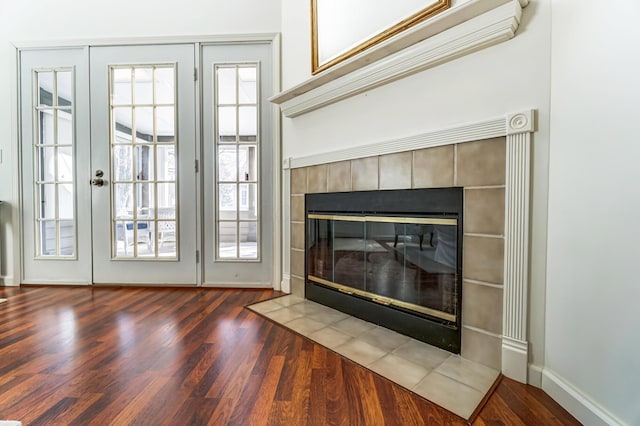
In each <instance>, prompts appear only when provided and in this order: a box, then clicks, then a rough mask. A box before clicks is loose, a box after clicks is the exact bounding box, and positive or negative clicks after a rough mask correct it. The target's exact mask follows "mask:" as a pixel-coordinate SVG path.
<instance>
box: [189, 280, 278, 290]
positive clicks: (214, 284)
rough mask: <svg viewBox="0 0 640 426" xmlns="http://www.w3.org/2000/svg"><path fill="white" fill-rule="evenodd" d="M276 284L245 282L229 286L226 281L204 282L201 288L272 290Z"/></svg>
mask: <svg viewBox="0 0 640 426" xmlns="http://www.w3.org/2000/svg"><path fill="white" fill-rule="evenodd" d="M275 284H276V283H272V282H268V283H263V282H257V281H256V282H254V281H247V282H242V283H231V284H229V283H228V282H227V281H225V282H219V283H218V282H205V283H203V284H202V287H209V288H264V289H272V288H274V287H275Z"/></svg>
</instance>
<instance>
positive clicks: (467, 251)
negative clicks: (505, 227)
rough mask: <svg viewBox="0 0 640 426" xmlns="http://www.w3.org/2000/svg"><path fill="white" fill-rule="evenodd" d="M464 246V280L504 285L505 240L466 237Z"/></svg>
mask: <svg viewBox="0 0 640 426" xmlns="http://www.w3.org/2000/svg"><path fill="white" fill-rule="evenodd" d="M463 244H464V245H463V253H462V257H463V261H462V262H463V266H462V270H463V272H462V273H463V275H464V278H467V279H471V280H476V281H485V282H490V283H496V284H502V282H503V275H504V271H503V269H504V239H503V238H491V237H471V236H465V237H464V243H463Z"/></svg>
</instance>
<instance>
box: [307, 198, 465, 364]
mask: <svg viewBox="0 0 640 426" xmlns="http://www.w3.org/2000/svg"><path fill="white" fill-rule="evenodd" d="M463 206H464V189H463V188H461V187H451V188H428V189H402V190H382V191H354V192H332V193H313V194H306V195H305V247H306V250H305V297H306V298H307V299H309V300H312V301H315V302H318V303H321V304H323V305H326V306H330V307H332V308H334V309H337V310H339V311H342V312H344V313H347V314H349V315H352V316H355V317H358V318H361V319H363V320H365V321H369V322H372V323H375V324H378V325H382V326H384V327H386V328H389V329H392V330H395V331H397V332H399V333H401V334H405V335H407V336H410V337H413V338H415V339H417V340H421V341H423V342H426V343H429V344H431V345H433V346H437V347H439V348H442V349H445V350H447V351H449V352H452V353H455V354H459V353H460V349H461V341H462V241H463V229H464V228H463ZM310 213H311V214H314V213H318V214H326V213H331V214H367V215H369V214H371V215H388V216H396V215H397V216H406V215H412V216H417V217H427V216H428V217H438V216H442V217H451V216H455V217H456V218H457V231H458V232H457V238H458V241H457V242H458V248H459V249H458V253H457V271H456V275H457V279H456V294H457V298H456V312H457V315H456V321H455V323H451V322H448V323H443V322H440V321H437V320H435V319H431V318H427V317H425V316H423V315H419V314H417V313H414V312H408V311H406V310H403V309H398V308H397V307H392V306H386V305H383V304H379V303H375V302H373V301H372V300H368V299H365V298H362V297H358V296H357V295H353V294H345V293H343V292H340V291H338V290H336V289H334V288H329V287H326V286H322V285H318V284H317V283H313V282H310V281H309V279H308V276H309V250H308V248H309V247H308V242H307V239H308V235H309V234H308V232H309V230H308V226H309V220H307V219H306V218H307V215H308V214H310Z"/></svg>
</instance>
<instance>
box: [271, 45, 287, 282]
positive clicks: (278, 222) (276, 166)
mask: <svg viewBox="0 0 640 426" xmlns="http://www.w3.org/2000/svg"><path fill="white" fill-rule="evenodd" d="M271 55H272V59H271V62H272V67H273V69H272V77H273V82H272V85H273V92H274V93H277V92H279V91H280V74H281V70H280V34H275V35H274V36H273V38H272V41H271ZM271 107H272V108H271V109H272V111H271V112H272V113H271V120H272V122H271V128H272V135H271V138H272V142H271V146H272V149H273V159H272V162H271V170H272V173H271V174H272V178H273V180H272V182H271V184H272V185H273V192H274V193H273V196H274V199H275V202H274V203H273V239H272V249H273V270H272V278H271V280H272V282H273V289H274V290H283V291H284V288H283V282H284V280H283V265H282V240H283V237H284V236H285V235H286V229H283V225H284V223H285V222H284V219H283V216H284V214H283V212H284V209H283V207H282V200H283V198H282V197H283V187H282V176H281V174H280V173H281V171H280V164H281V162H282V138H281V134H282V131H281V128H280V123H281V122H282V120H281V118H280V111H278V108H277V107H276V106H275V105H271ZM287 288H288V287H287ZM287 291H288V290H287Z"/></svg>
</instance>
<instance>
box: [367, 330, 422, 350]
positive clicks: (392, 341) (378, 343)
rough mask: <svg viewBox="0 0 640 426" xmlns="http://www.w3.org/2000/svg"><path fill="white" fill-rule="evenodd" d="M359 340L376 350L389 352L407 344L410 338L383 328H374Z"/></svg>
mask: <svg viewBox="0 0 640 426" xmlns="http://www.w3.org/2000/svg"><path fill="white" fill-rule="evenodd" d="M358 339H359V340H362V341H363V342H367V343H369V344H370V345H373V346H375V347H377V348H380V349H383V350H385V351H386V352H391V351H393V350H395V349H398V347H400V346H402V345H404V344H405V343H409V341H410V340H411V338H410V337H407V336H405V335H402V334H400V333H396V332H395V331H392V330H389V329H386V328H384V327H376V328H374V329H372V330H369V331H367V332H365V333H362V334H361V335H359V336H358Z"/></svg>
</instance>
